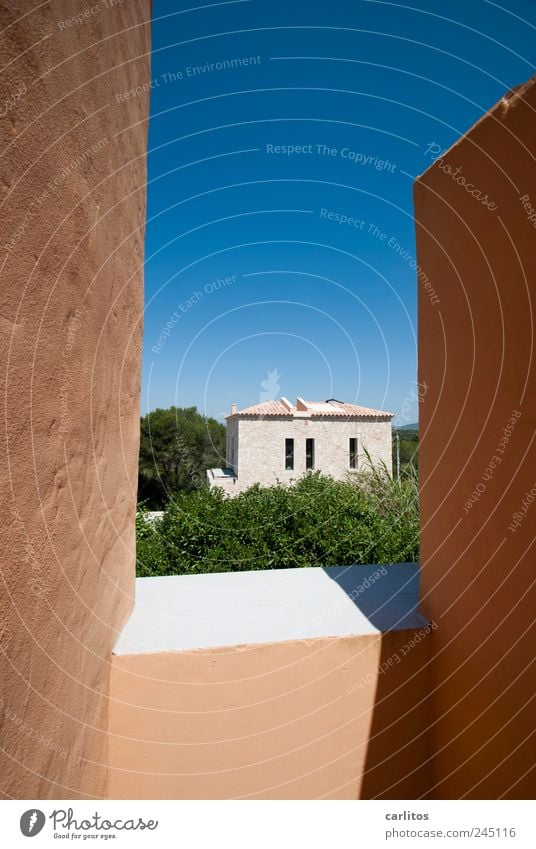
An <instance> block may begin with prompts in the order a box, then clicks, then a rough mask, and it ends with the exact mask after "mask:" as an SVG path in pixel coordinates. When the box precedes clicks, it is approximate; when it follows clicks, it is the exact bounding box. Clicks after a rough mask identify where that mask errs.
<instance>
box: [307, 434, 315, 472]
mask: <svg viewBox="0 0 536 849" xmlns="http://www.w3.org/2000/svg"><path fill="white" fill-rule="evenodd" d="M314 467H315V441H314V439H306V440H305V468H306V469H314Z"/></svg>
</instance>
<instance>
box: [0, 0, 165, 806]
mask: <svg viewBox="0 0 536 849" xmlns="http://www.w3.org/2000/svg"><path fill="white" fill-rule="evenodd" d="M33 5H34V6H35V8H36V11H31V12H30V13H29V14H25V15H24V16H22V17H19V16H21V13H22V11H23V9H24V10H25V11H29V9H30V7H29V5H28V4H22V5H21V4H15V3H10V4H9V7H10V8H9V9H8V8H6V6H5V4H4V6H3V8H2V10H1V11H0V27H1V29H2V32H3V35H2V66H3V71H2V75H1V78H0V85H1V87H2V93H1V97H0V101H1V102H2V104H3V105H4V104H6V103H9V104H10V106H9V108H7V111H6V116H5V117H4V118H3V119H2V122H1V124H0V133H1V136H2V138H1V149H2V156H1V158H0V177H1V184H0V185H1V201H2V206H3V210H2V219H1V221H2V223H1V225H0V253H1V261H2V266H1V267H2V285H1V287H0V300H1V308H0V316H1V317H0V347H1V352H2V363H3V366H2V369H1V374H2V390H3V391H2V399H3V400H2V404H3V405H4V403H5V422H4V425H5V427H2V429H1V436H0V440H1V444H0V464H1V473H0V477H1V479H2V489H1V499H2V502H1V505H0V512H1V515H2V517H3V521H2V523H1V524H0V548H1V550H2V563H1V567H0V568H1V581H2V592H1V595H0V598H1V601H0V605H1V611H0V622H1V625H0V628H1V640H2V650H3V652H4V655H3V659H2V662H1V664H0V694H1V695H0V735H1V751H0V793H1V794H2V795H5V796H12V797H15V798H26V799H27V798H33V797H35V798H39V797H40V798H46V797H49V798H50V797H51V798H58V797H59V798H62V797H63V798H65V797H66V798H73V797H83V796H91V795H96V796H100V795H103V794H104V792H105V786H104V785H105V775H106V772H105V763H106V760H107V756H106V746H105V742H106V738H105V735H104V733H103V731H104V730H105V728H106V721H107V720H106V711H107V701H106V694H107V691H108V683H109V668H110V652H111V647H112V645H113V643H114V641H115V637H116V634H117V629H118V628H120V626H121V624H122V622H123V620H124V618H125V616H126V615H127V613H128V611H129V608H130V606H131V601H132V591H133V580H134V510H135V500H136V498H135V496H136V491H135V490H136V470H137V449H138V433H139V419H138V416H139V411H138V392H139V369H140V347H141V321H140V317H141V312H142V268H141V262H142V257H143V230H144V219H145V147H146V133H147V124H146V121H145V119H146V116H147V106H148V104H147V96H146V95H143V94H142V96H139V97H135V98H133V99H130V100H129V101H128V102H124V103H118V102H117V100H116V97H115V96H116V94H119V93H122V92H124V91H125V90H127V89H130V88H132V86H134V85H136V84H140V83H143V82H145V81H146V80H147V79H148V77H149V54H148V51H149V26H148V24H147V23H146V20H147V18H148V16H149V8H148V6H147V4H146V3H144V2H141V0H131V2H124V3H121V4H118V5H117V6H114V7H113V8H106V9H104V8H103V9H102V10H101V11H100V12H99V13H98V14H92V15H91V16H90V17H89V18H87V19H84V20H83V21H82V22H80V23H78V22H74V24H73V23H72V21H71V24H70V25H68V24H65V21H67V20H71V19H72V17H73V15H74V14H76V13H77V12H78V11H79V10H84V9H85V8H87V7H88V4H86V3H78V2H72V0H64V2H59V0H53V2H51V3H47V4H41V5H39V4H33ZM26 7H28V8H27V9H26ZM47 36H48V38H46V37H47ZM17 94H18V96H17ZM6 430H7V433H8V434H9V438H8V441H7V442H6V437H5V433H6Z"/></svg>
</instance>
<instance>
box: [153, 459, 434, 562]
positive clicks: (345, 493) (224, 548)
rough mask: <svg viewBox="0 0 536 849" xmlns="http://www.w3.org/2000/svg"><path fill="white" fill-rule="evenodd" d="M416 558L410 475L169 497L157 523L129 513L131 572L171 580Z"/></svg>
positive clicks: (377, 474)
mask: <svg viewBox="0 0 536 849" xmlns="http://www.w3.org/2000/svg"><path fill="white" fill-rule="evenodd" d="M418 556H419V501H418V485H417V476H416V473H415V472H409V471H408V474H407V475H406V476H405V477H404V479H403V480H401V481H396V480H393V479H392V477H390V476H389V475H388V474H387V473H385V472H384V471H383V470H381V469H380V470H376V471H374V472H373V473H367V472H363V473H362V474H361V475H358V476H353V477H352V478H351V479H349V480H348V481H335V480H332V479H331V478H328V477H324V476H322V475H320V474H319V473H318V472H316V473H312V474H307V475H305V476H304V477H303V478H301V479H300V480H299V481H298V482H297V483H296V485H295V486H293V487H284V486H281V485H277V486H272V487H260V486H253V487H251V489H248V490H247V491H246V492H243V493H241V494H240V495H237V496H236V497H234V498H230V497H229V496H227V495H225V494H223V493H222V492H221V491H220V490H218V489H208V488H203V489H198V490H195V491H193V492H186V491H182V492H179V493H178V494H177V495H174V496H173V497H172V498H171V499H170V501H169V503H168V505H167V509H166V512H165V515H164V518H163V520H162V521H161V522H157V523H151V522H149V521H148V520H147V517H146V516H144V515H143V511H140V512H139V514H138V522H137V561H138V567H137V574H138V575H140V576H148V575H176V574H196V573H199V572H228V571H242V570H249V569H280V568H288V567H300V566H330V565H345V564H350V563H391V562H393V563H396V562H401V561H405V560H417V559H418Z"/></svg>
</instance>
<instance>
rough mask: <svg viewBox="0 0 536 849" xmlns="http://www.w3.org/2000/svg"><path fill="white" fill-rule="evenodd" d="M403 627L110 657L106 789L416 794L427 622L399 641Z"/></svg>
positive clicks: (125, 794)
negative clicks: (342, 635)
mask: <svg viewBox="0 0 536 849" xmlns="http://www.w3.org/2000/svg"><path fill="white" fill-rule="evenodd" d="M414 636H415V633H414V632H411V631H396V632H391V633H388V634H384V635H383V636H374V635H370V636H355V637H347V638H333V639H315V640H310V641H305V640H299V641H292V642H280V643H269V644H265V645H258V646H237V647H232V648H228V649H223V648H222V649H219V650H218V649H216V650H200V651H194V652H174V653H165V652H162V653H155V654H137V655H123V656H119V657H114V659H113V668H112V685H111V710H110V783H109V792H110V796H111V797H112V798H123V799H139V798H148V799H160V798H163V799H207V798H208V799H211V798H213V799H229V798H255V799H321V798H326V799H329V798H331V799H356V798H359V797H367V798H373V797H375V796H379V795H385V796H387V797H390V798H400V797H402V798H403V797H405V796H407V797H408V798H415V797H417V796H418V795H420V794H422V793H423V792H425V790H426V787H427V786H428V765H429V753H428V748H427V738H426V734H425V733H424V734H423V733H422V732H423V729H426V728H427V727H428V713H427V710H428V708H427V701H426V687H425V679H424V676H423V675H422V671H423V670H425V669H426V659H427V651H428V640H429V637H430V635H429V634H428V635H427V636H425V638H424V639H422V640H421V639H420V637H419V642H418V643H417V644H416V645H415V646H414V647H412V649H411V651H408V650H407V646H408V644H409V641H411V640H412V639H413V638H414ZM389 659H392V661H393V662H392V663H391V662H390V661H389ZM383 662H384V664H385V665H384V668H385V670H386V671H385V672H384V674H383V675H381V676H378V668H379V667H380V665H381V664H382V663H383ZM379 678H380V679H381V680H379Z"/></svg>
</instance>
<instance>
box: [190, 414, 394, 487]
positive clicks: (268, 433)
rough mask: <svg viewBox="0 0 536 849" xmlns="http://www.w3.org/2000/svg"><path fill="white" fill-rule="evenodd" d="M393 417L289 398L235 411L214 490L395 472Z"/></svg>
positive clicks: (214, 473)
mask: <svg viewBox="0 0 536 849" xmlns="http://www.w3.org/2000/svg"><path fill="white" fill-rule="evenodd" d="M392 418H393V414H392V413H386V412H384V411H383V410H373V409H370V408H368V407H361V406H358V405H357V404H345V403H344V402H342V401H337V400H336V399H335V398H330V399H329V400H327V401H304V400H303V398H298V399H297V401H296V404H295V405H294V404H291V403H290V401H288V400H287V399H286V398H280V399H278V400H276V401H264V402H262V403H260V404H255V405H254V406H252V407H246V408H245V409H243V410H237V408H236V404H233V405H232V407H231V413H230V414H229V415H228V416H226V421H227V457H226V468H224V469H209V470H208V471H207V477H208V483H209V486H211V487H214V486H217V487H220V488H221V489H223V490H224V491H225V492H227V493H229V494H230V495H237V494H238V493H239V492H243V491H244V490H246V489H248V488H249V487H250V486H253V485H254V484H256V483H258V484H261V485H262V486H272V485H273V484H275V483H277V482H278V481H279V482H281V483H284V484H287V485H289V484H292V483H293V482H295V481H296V480H297V479H298V478H300V477H301V476H302V475H304V474H305V473H306V472H308V471H320V472H322V474H325V475H330V476H331V477H333V478H335V479H336V480H342V479H344V478H346V477H347V476H348V475H349V474H352V472H356V471H359V470H363V469H364V468H366V467H367V465H368V462H367V460H366V454H365V452H368V453H369V455H370V457H371V460H372V462H373V463H374V464H380V463H385V466H386V467H387V469H388V471H389V472H390V473H391V471H392V460H391V457H392V455H391V420H392Z"/></svg>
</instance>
